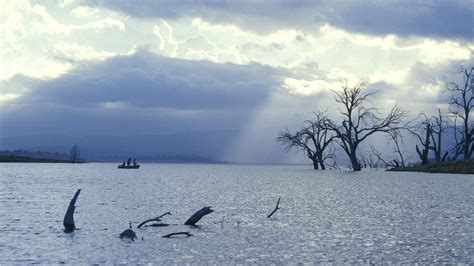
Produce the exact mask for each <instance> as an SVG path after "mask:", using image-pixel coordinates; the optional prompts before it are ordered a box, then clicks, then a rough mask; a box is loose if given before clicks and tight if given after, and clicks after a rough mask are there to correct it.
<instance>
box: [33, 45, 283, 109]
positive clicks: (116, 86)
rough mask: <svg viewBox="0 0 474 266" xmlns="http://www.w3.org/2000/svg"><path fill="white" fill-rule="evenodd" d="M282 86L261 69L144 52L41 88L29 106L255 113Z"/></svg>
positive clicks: (80, 70)
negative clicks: (119, 105) (117, 104)
mask: <svg viewBox="0 0 474 266" xmlns="http://www.w3.org/2000/svg"><path fill="white" fill-rule="evenodd" d="M278 84H279V81H278V79H276V76H275V73H274V70H273V69H271V68H268V67H264V66H261V65H256V64H254V65H248V66H245V67H244V66H239V65H234V64H215V63H211V62H209V61H188V60H182V59H172V58H167V57H161V56H157V55H154V54H152V53H149V52H147V51H145V50H143V51H139V52H137V53H136V54H134V55H131V56H119V57H115V58H112V59H110V60H107V61H105V62H100V63H97V62H94V63H88V64H85V65H83V66H81V67H79V68H78V69H76V70H74V71H72V72H70V73H67V74H65V75H62V76H61V77H59V78H57V79H54V80H50V81H44V82H39V83H38V84H37V86H36V88H35V91H34V93H32V94H31V95H28V96H27V97H26V98H24V100H26V101H31V100H34V101H43V102H58V103H65V104H69V105H72V106H74V105H82V106H87V105H97V104H101V103H110V102H126V103H128V104H131V105H133V106H140V107H169V108H178V109H215V108H222V107H226V108H233V107H239V108H252V107H255V106H258V105H259V104H261V102H262V101H264V100H265V99H266V97H267V95H268V93H269V89H270V88H272V87H275V86H277V85H278Z"/></svg>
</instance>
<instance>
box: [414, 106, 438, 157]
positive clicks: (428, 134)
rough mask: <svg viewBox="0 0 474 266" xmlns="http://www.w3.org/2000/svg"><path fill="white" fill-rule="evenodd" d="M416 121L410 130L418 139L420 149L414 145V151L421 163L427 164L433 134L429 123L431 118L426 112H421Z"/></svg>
mask: <svg viewBox="0 0 474 266" xmlns="http://www.w3.org/2000/svg"><path fill="white" fill-rule="evenodd" d="M418 120H419V121H418V123H416V125H415V126H414V127H413V128H411V129H410V132H411V133H412V134H413V135H414V136H415V137H416V138H417V139H418V140H419V142H420V144H421V147H422V148H421V149H420V147H419V146H418V145H416V153H417V154H418V156H419V157H420V160H421V165H427V164H429V158H428V155H429V152H430V149H432V146H431V138H432V136H433V127H432V125H431V119H429V118H428V117H427V116H426V114H424V113H421V114H420V115H419V116H418Z"/></svg>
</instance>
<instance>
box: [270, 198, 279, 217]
mask: <svg viewBox="0 0 474 266" xmlns="http://www.w3.org/2000/svg"><path fill="white" fill-rule="evenodd" d="M280 199H281V196H280V197H279V198H278V201H277V206H276V207H275V209H274V210H273V211H272V213H270V214H269V215H268V216H267V218H270V217H272V215H273V214H274V213H275V212H276V211H277V210H278V209H280V207H279V205H280Z"/></svg>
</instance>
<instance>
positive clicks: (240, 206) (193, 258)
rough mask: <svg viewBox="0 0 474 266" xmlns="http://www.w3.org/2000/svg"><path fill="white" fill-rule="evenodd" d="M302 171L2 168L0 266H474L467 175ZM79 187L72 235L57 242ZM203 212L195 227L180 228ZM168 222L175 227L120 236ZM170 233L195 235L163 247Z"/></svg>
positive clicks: (473, 196)
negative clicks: (393, 265)
mask: <svg viewBox="0 0 474 266" xmlns="http://www.w3.org/2000/svg"><path fill="white" fill-rule="evenodd" d="M310 168H311V167H310V166H295V165H224V164H222V165H205V164H142V167H141V169H139V170H119V169H117V167H116V165H115V164H106V163H103V164H102V163H89V164H78V165H70V164H0V231H1V237H0V264H4V263H62V262H65V263H167V264H169V263H180V264H181V263H214V264H223V263H240V264H249V263H264V264H268V263H288V262H292V263H298V262H303V263H317V262H338V263H370V262H371V263H377V264H380V263H382V262H397V263H454V262H456V263H458V262H459V263H471V264H472V263H474V176H473V175H447V174H420V173H388V172H383V171H363V172H360V173H352V172H346V171H325V172H324V171H313V170H311V169H310ZM78 188H82V192H81V194H80V196H79V199H78V201H77V204H76V205H77V208H76V214H75V222H76V226H77V227H78V229H79V230H76V231H75V232H74V233H72V234H65V233H64V232H63V226H62V219H63V217H64V213H65V211H66V209H67V206H68V204H69V201H70V200H71V198H72V196H73V195H74V193H75V192H76V190H77V189H78ZM279 196H281V204H280V207H281V209H280V210H278V211H277V212H276V213H275V214H274V215H273V216H272V217H271V218H270V219H267V218H266V216H267V215H268V214H269V213H270V212H271V211H272V210H273V209H274V207H275V204H276V201H277V199H278V197H279ZM209 205H210V206H213V209H214V210H215V212H213V213H211V214H209V215H208V216H205V217H204V218H203V219H202V220H201V221H200V222H199V223H198V224H200V225H201V226H200V227H199V228H190V227H188V226H184V225H182V224H183V223H184V221H186V219H187V218H189V216H190V215H192V214H193V213H194V212H195V211H196V210H198V209H200V208H201V207H203V206H209ZM167 211H170V212H171V213H172V214H173V215H172V216H166V217H165V218H164V220H163V221H164V222H167V223H170V224H174V225H171V226H168V227H162V228H157V227H147V228H142V229H134V230H135V231H136V233H137V235H138V237H139V239H138V240H137V241H135V242H132V241H129V240H121V239H120V238H119V237H118V235H119V234H120V233H121V232H122V231H123V230H125V229H127V228H128V224H129V221H131V222H132V225H133V226H134V227H136V226H137V225H138V224H139V223H140V222H142V221H143V220H146V219H148V218H152V217H155V216H158V215H160V214H162V213H164V212H167ZM222 219H224V220H223V222H222V223H221V221H222ZM178 231H190V232H191V233H192V234H193V235H194V236H193V237H190V238H176V239H167V238H162V237H161V236H162V235H164V234H167V233H172V232H178Z"/></svg>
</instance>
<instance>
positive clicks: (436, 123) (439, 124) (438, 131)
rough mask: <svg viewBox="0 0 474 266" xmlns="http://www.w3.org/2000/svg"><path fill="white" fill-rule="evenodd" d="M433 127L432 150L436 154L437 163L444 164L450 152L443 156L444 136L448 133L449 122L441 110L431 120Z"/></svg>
mask: <svg viewBox="0 0 474 266" xmlns="http://www.w3.org/2000/svg"><path fill="white" fill-rule="evenodd" d="M431 120H432V126H431V132H432V134H431V142H432V144H431V146H430V149H431V150H432V151H433V152H434V155H435V161H436V162H437V163H439V162H443V161H445V160H446V158H447V156H448V152H447V151H446V152H445V153H444V155H443V156H441V153H442V149H441V148H442V135H443V133H444V132H445V131H446V127H447V121H446V119H445V118H444V115H443V114H442V112H441V109H438V115H437V116H433V117H432V118H431Z"/></svg>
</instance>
